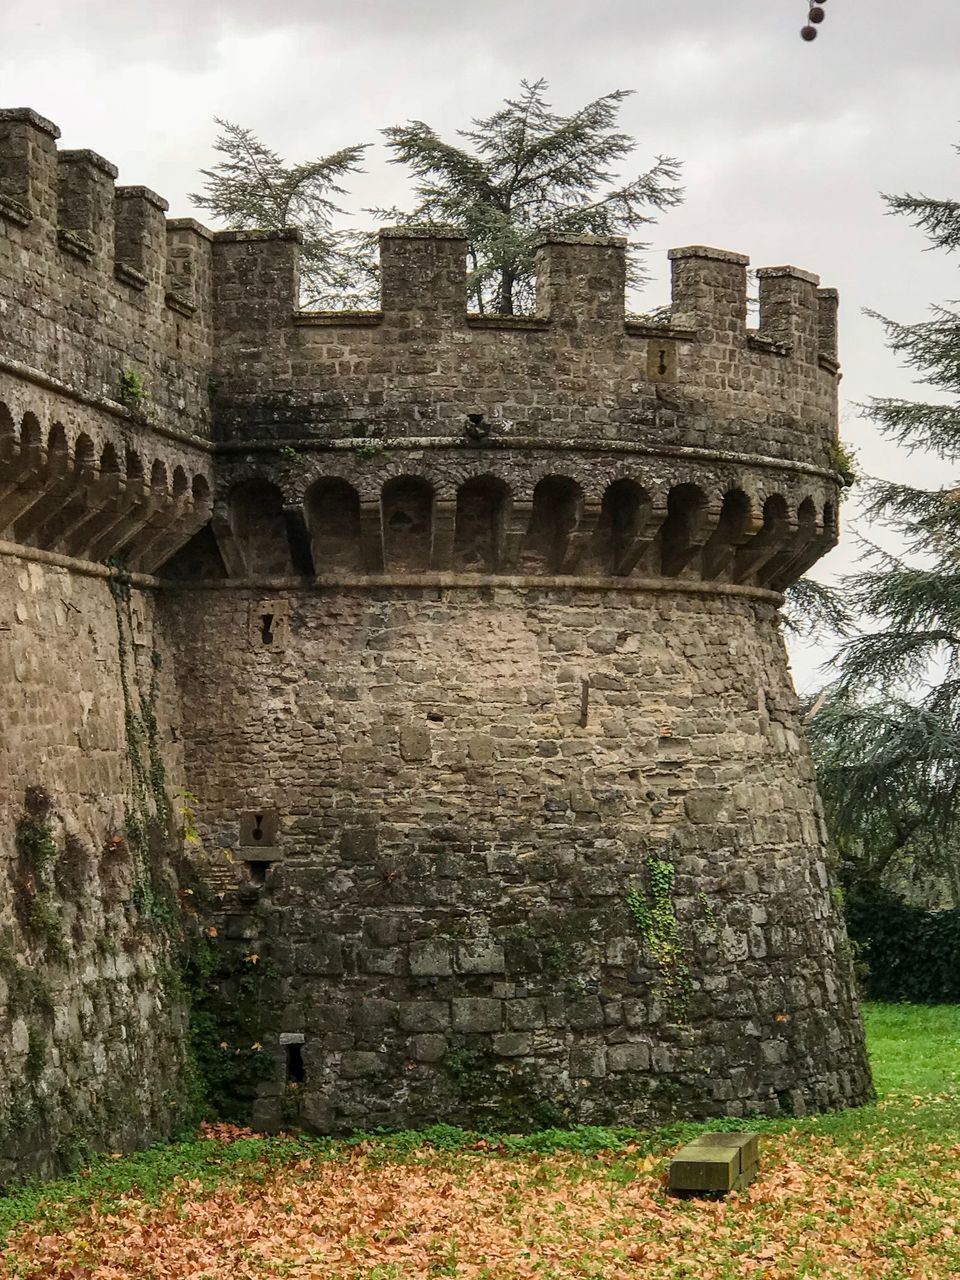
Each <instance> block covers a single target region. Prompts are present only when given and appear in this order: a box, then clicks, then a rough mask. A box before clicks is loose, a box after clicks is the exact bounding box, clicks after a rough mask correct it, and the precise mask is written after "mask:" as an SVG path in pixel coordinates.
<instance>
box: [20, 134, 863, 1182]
mask: <svg viewBox="0 0 960 1280" xmlns="http://www.w3.org/2000/svg"><path fill="white" fill-rule="evenodd" d="M57 137H58V130H57V128H56V127H55V126H54V125H52V124H51V123H50V122H49V121H47V120H45V119H44V118H43V117H41V116H39V115H37V114H36V113H35V112H32V111H29V110H26V109H11V110H3V111H0V543H2V549H3V555H2V556H0V575H3V576H4V578H5V583H6V592H5V594H4V596H3V599H5V600H6V602H7V603H6V606H5V608H6V611H7V615H8V616H6V617H3V616H2V615H0V641H2V646H0V676H2V679H3V687H4V688H5V690H6V691H7V707H8V713H7V717H6V719H7V725H8V732H7V733H6V734H5V735H4V739H3V743H2V744H0V759H2V763H3V766H4V772H3V775H2V777H0V854H2V857H3V858H4V860H5V863H6V867H7V875H8V886H9V887H8V894H7V898H8V901H7V905H6V907H4V908H3V912H2V920H3V924H2V937H0V969H2V974H0V976H2V978H3V981H4V982H5V983H6V1005H5V1006H4V1005H3V1002H2V1000H0V1019H5V1021H3V1023H2V1027H3V1029H4V1031H5V1033H6V1038H7V1051H6V1057H4V1058H3V1059H2V1060H0V1160H5V1161H6V1165H5V1166H3V1167H2V1168H0V1174H3V1175H12V1174H16V1173H17V1172H23V1171H28V1170H30V1169H33V1168H42V1169H44V1170H47V1169H52V1168H54V1167H57V1166H58V1165H62V1164H64V1163H67V1162H68V1160H69V1152H70V1150H72V1149H74V1148H75V1147H76V1146H77V1143H73V1145H71V1141H70V1140H69V1135H70V1134H71V1133H75V1134H82V1137H83V1140H84V1141H89V1142H91V1143H93V1144H94V1145H107V1146H110V1147H116V1146H118V1145H122V1144H123V1143H128V1144H129V1143H133V1142H135V1141H137V1140H141V1139H142V1140H146V1139H147V1138H149V1137H152V1136H156V1135H162V1134H163V1133H164V1132H166V1131H169V1128H170V1124H171V1123H172V1121H171V1118H170V1113H171V1108H170V1106H169V1102H170V1098H171V1092H170V1091H171V1090H175V1089H176V1086H177V1076H178V1072H179V1070H180V1067H179V1064H180V1063H181V1062H182V1059H183V1045H182V1010H181V1009H180V1008H179V1005H178V1000H179V997H178V995H177V993H176V984H175V983H174V982H172V980H171V978H170V973H171V970H172V967H175V960H176V958H175V957H173V956H171V954H170V949H169V944H168V943H167V942H166V941H165V937H166V935H165V934H164V933H163V931H162V930H160V931H157V930H152V931H151V929H150V928H149V927H148V926H149V923H150V921H149V919H148V916H149V912H148V911H147V906H148V905H149V903H147V904H146V905H145V902H144V900H143V885H144V883H145V881H144V873H145V868H144V866H143V865H142V863H143V859H142V857H141V856H140V855H139V854H138V853H137V852H136V841H134V840H132V839H131V838H130V833H129V831H128V830H127V828H128V827H129V826H130V815H131V813H138V812H140V811H141V810H143V809H144V805H145V804H146V807H147V808H148V809H152V812H151V823H152V824H153V826H155V827H156V829H157V831H156V833H155V834H157V833H158V834H157V840H156V841H154V844H155V845H156V849H155V853H156V851H157V850H159V854H158V856H157V857H154V859H153V860H154V862H155V863H158V865H155V866H153V867H152V869H150V875H151V876H153V877H154V879H156V877H157V876H159V878H160V887H162V884H163V882H164V879H165V878H166V880H167V881H170V883H171V884H172V880H171V877H172V876H173V874H174V871H175V867H176V864H177V862H178V860H179V858H180V856H181V854H182V851H181V850H180V849H179V848H178V847H177V840H176V838H175V835H176V826H177V823H176V818H175V815H176V809H177V805H178V802H177V801H176V799H175V796H176V794H177V792H178V791H179V790H180V789H185V792H186V793H187V794H189V795H190V796H192V797H195V799H192V800H190V801H189V807H190V809H191V812H192V813H194V814H195V820H196V823H197V826H198V829H199V832H200V834H201V837H202V841H203V851H202V857H200V858H198V859H197V865H198V867H199V868H200V869H201V870H202V873H203V875H204V876H205V877H206V879H207V881H208V883H209V885H210V886H211V888H212V889H213V891H214V892H215V894H216V903H215V914H216V919H217V921H218V927H219V942H218V946H219V947H220V948H221V952H222V954H223V956H224V958H225V960H226V961H228V962H230V963H233V964H234V965H236V964H237V963H242V961H243V956H244V955H248V954H258V955H259V954H261V953H262V954H263V956H264V957H265V963H266V959H269V961H270V966H271V972H272V973H273V974H274V975H275V977H274V978H273V979H272V980H271V983H270V984H269V991H270V994H269V997H268V998H265V1000H264V1001H263V1002H262V1008H261V1009H260V1011H259V1014H260V1029H261V1030H262V1032H263V1034H262V1036H259V1039H262V1040H263V1043H264V1046H265V1047H264V1050H263V1054H264V1058H263V1065H264V1070H263V1071H262V1072H261V1076H262V1079H261V1080H260V1082H259V1085H258V1086H257V1087H256V1088H250V1090H249V1091H248V1094H247V1097H246V1107H247V1114H248V1115H249V1116H250V1117H251V1118H252V1119H253V1120H254V1121H255V1122H256V1123H258V1124H263V1125H265V1126H268V1127H269V1126H274V1125H277V1124H279V1123H282V1122H283V1123H289V1122H300V1123H303V1124H306V1125H308V1126H311V1127H313V1128H316V1129H321V1130H325V1131H326V1130H331V1129H343V1128H348V1127H351V1126H356V1125H364V1124H390V1125H393V1124H399V1125H413V1124H419V1123H424V1122H427V1121H431V1120H437V1119H445V1120H460V1121H464V1122H467V1121H469V1122H483V1123H503V1124H507V1125H529V1124H534V1123H547V1122H550V1123H553V1122H566V1121H590V1120H595V1121H624V1122H639V1121H642V1120H644V1119H646V1118H648V1117H651V1116H654V1115H659V1114H721V1113H722V1114H736V1115H740V1114H756V1113H769V1114H773V1113H777V1112H782V1111H784V1110H790V1111H794V1112H799V1111H802V1110H809V1109H818V1108H824V1107H831V1106H836V1105H841V1104H843V1103H847V1102H856V1101H859V1100H861V1099H863V1098H864V1097H866V1096H867V1095H868V1093H869V1089H870V1084H869V1075H868V1071H867V1067H866V1060H865V1056H864V1050H863V1041H862V1032H861V1027H860V1021H859V1013H858V1010H857V1003H856V995H855V992H854V989H853V985H852V976H851V965H850V958H849V955H848V952H847V946H846V940H845V933H844V929H843V924H842V920H841V919H840V917H839V915H838V913H837V910H836V908H835V906H834V904H833V900H832V897H831V893H830V883H829V872H828V869H827V858H826V846H825V840H824V833H823V827H822V821H821V819H820V816H819V809H818V801H817V798H816V793H815V788H814V783H813V773H812V768H811V764H810V760H809V756H808V753H807V750H806V746H805V744H804V741H803V735H802V727H801V726H800V724H799V722H798V718H797V708H796V700H795V698H794V696H793V693H792V689H791V686H790V677H789V673H788V670H787V666H786V660H785V656H784V652H783V647H782V642H781V640H780V637H779V634H778V630H777V604H778V602H779V599H780V596H779V594H778V593H779V592H781V591H782V590H783V589H785V588H786V587H787V586H788V585H789V584H790V583H791V582H792V581H794V580H795V579H796V578H797V577H799V576H800V575H802V574H803V573H804V572H805V571H806V570H807V569H808V568H809V567H810V565H812V564H813V563H814V562H815V561H816V560H817V559H818V558H819V556H821V555H822V554H823V553H824V551H825V550H827V549H828V548H829V547H831V546H832V545H834V543H835V541H836V538H837V510H838V499H839V490H838V477H837V475H836V474H835V462H836V457H837V454H836V442H837V438H836V421H837V414H836V389H837V379H838V366H837V297H836V294H835V292H834V291H832V290H830V289H821V288H819V285H818V281H817V279H816V277H814V276H811V275H809V274H808V273H807V272H804V271H800V270H798V269H796V268H793V267H775V268H767V269H763V270H761V271H760V272H759V279H760V315H759V326H758V328H757V329H756V330H752V329H748V327H747V323H746V317H747V305H746V268H747V260H746V259H745V258H744V257H742V256H741V255H738V254H733V253H729V252H726V251H722V250H717V249H709V248H705V247H702V246H693V247H688V248H685V249H678V250H674V251H673V253H672V254H671V258H672V280H673V285H672V291H673V298H672V307H671V309H670V311H669V313H668V314H665V315H659V316H658V317H657V318H656V320H655V321H654V320H651V319H649V318H647V319H645V318H642V317H635V316H630V315H627V314H626V313H625V308H624V280H625V266H624V262H625V259H624V254H625V246H624V244H623V242H622V241H619V240H617V239H602V238H601V239H597V238H589V237H587V238H583V239H570V238H564V237H559V238H556V239H553V240H550V241H549V242H547V243H545V244H544V245H543V246H542V248H541V250H540V257H539V265H538V273H539V274H538V283H537V312H536V314H535V315H533V316H528V317H502V316H482V317H481V316H472V315H469V314H468V313H467V311H466V307H465V299H466V286H465V259H466V253H465V250H466V244H465V241H464V240H463V238H462V237H461V236H460V235H459V233H457V232H456V231H455V230H441V229H437V228H434V229H387V230H385V231H384V232H382V233H381V267H382V302H381V308H380V309H379V310H378V311H375V312H367V313H357V314H351V313H304V312H301V311H300V310H299V309H298V299H297V274H298V256H299V237H298V234H297V233H296V232H294V231H290V232H282V233H263V232H245V233H236V232H231V233H225V232H211V231H209V230H207V229H206V228H204V227H202V226H200V225H199V224H198V223H194V222H192V221H191V220H186V219H174V220H170V219H167V218H166V216H165V213H166V204H165V202H164V201H163V200H162V199H161V198H160V197H159V196H157V195H155V194H154V193H153V192H152V191H150V190H149V189H148V188H145V187H139V186H135V187H118V186H116V176H117V175H116V171H115V169H114V167H113V166H112V165H111V164H110V163H109V162H108V161H106V160H104V159H103V158H102V157H100V156H99V155H97V154H96V153H95V152H92V151H65V150H63V149H59V150H58V147H57ZM18 548H19V549H20V554H18V553H17V551H18ZM124 573H128V574H130V575H132V581H133V582H135V583H136V584H137V585H136V587H135V588H134V589H133V591H132V593H131V592H130V591H129V584H128V583H127V582H126V581H125V579H124V576H123V575H124ZM128 595H129V599H128ZM121 606H122V607H121ZM145 690H147V691H148V692H146V693H145V692H144V691H145ZM131 698H132V701H131ZM144 699H146V701H145V700H144ZM131 707H132V708H133V712H134V715H133V719H132V720H131V714H130V712H131ZM144 717H146V718H145V719H144ZM147 723H149V724H151V725H152V726H153V728H152V729H151V730H150V732H151V733H152V735H153V736H152V739H151V741H152V749H153V751H154V756H155V759H154V757H151V760H152V761H153V764H154V765H156V761H157V760H159V759H161V758H162V760H163V762H164V767H163V769H162V770H159V771H158V769H157V768H154V774H153V775H152V776H153V777H154V781H156V780H157V778H159V777H160V776H161V774H162V781H163V786H164V788H165V789H166V796H165V797H164V796H163V795H160V794H154V792H153V791H151V792H150V794H149V795H148V797H147V800H146V802H145V801H144V798H143V795H138V786H140V788H141V791H142V785H141V782H138V778H139V777H140V775H139V774H138V764H137V762H138V759H141V757H142V755H143V744H142V742H141V741H140V738H139V737H138V733H139V734H140V736H141V737H142V734H143V733H144V732H146V730H145V729H144V728H143V726H144V725H145V724H147ZM138 725H139V726H140V729H139V730H138V728H137V726H138ZM138 753H139V754H138ZM151 785H152V784H151ZM38 795H41V796H43V797H46V800H45V801H44V804H46V808H44V810H43V812H44V814H45V816H44V817H43V823H44V824H45V827H44V829H45V831H46V832H47V834H48V835H49V836H50V839H51V840H52V841H53V843H54V844H55V845H56V846H57V849H58V854H57V858H56V868H58V869H59V870H58V871H57V874H58V875H59V877H60V879H59V880H57V879H56V878H54V880H51V879H50V876H51V875H54V872H53V871H51V870H50V868H49V867H47V868H46V869H44V870H42V873H41V874H40V876H39V879H38V878H37V877H36V876H35V877H34V879H33V880H31V879H30V875H31V871H30V868H29V867H27V866H25V865H24V854H23V843H24V841H23V829H24V828H23V825H22V824H23V821H24V819H25V816H29V814H30V812H31V809H30V806H31V805H32V806H33V808H34V809H36V808H37V805H38V803H39V801H38ZM180 803H182V802H180ZM42 807H43V806H42V805H41V808H42ZM171 815H173V816H171ZM153 826H152V827H151V829H153ZM18 828H19V830H20V835H19V836H18ZM161 837H162V838H161ZM157 841H159V843H157ZM71 851H72V852H71ZM71 858H73V861H74V862H77V861H78V860H79V863H78V865H80V866H82V868H83V876H82V877H80V878H79V879H78V878H77V877H76V876H75V877H74V880H72V881H71V880H70V878H69V876H67V875H66V871H65V868H67V867H68V866H69V865H70V864H71ZM158 858H159V861H158ZM665 877H666V879H665ZM151 883H152V882H151ZM664 883H666V884H667V890H666V894H665V895H664V892H663V885H664ZM657 885H660V886H661V888H660V889H658V888H657ZM38 886H39V887H38ZM71 886H74V887H71ZM77 886H81V887H77ZM138 886H139V887H138ZM155 887H156V886H155ZM38 893H39V894H40V897H41V901H40V906H37V905H36V904H35V903H34V905H33V906H32V907H31V902H32V901H33V898H35V897H36V896H37V894H38ZM658 893H659V894H660V897H659V898H657V894H658ZM31 895H32V897H31ZM51 895H52V897H51ZM54 899H55V901H56V903H58V904H59V906H58V907H57V910H58V911H59V912H60V914H61V915H62V918H63V921H64V923H65V925H66V926H68V927H67V928H66V929H65V931H64V935H63V936H64V938H65V939H66V941H65V943H64V944H63V945H59V944H58V945H56V946H54V945H53V944H52V943H51V938H53V937H54V932H53V927H52V925H50V923H49V921H48V923H47V925H46V926H44V928H43V929H39V932H38V928H39V926H38V920H39V919H40V915H42V914H43V912H42V911H41V907H42V908H43V911H47V908H48V907H50V905H51V903H52V902H53V901H54ZM653 902H658V903H659V906H660V908H662V910H661V911H660V914H659V915H658V917H657V918H658V920H660V922H661V923H660V926H657V927H662V928H665V929H666V930H667V935H669V936H668V937H667V943H669V945H666V944H665V943H664V937H665V936H667V935H662V934H658V933H657V932H656V927H652V926H651V924H650V918H649V905H650V904H651V903H653ZM18 904H19V905H18ZM631 904H632V905H631ZM644 904H647V905H646V907H645V906H644ZM31 911H32V914H31ZM47 915H49V911H47ZM664 921H666V924H665V925H664V924H663V922H664ZM64 947H65V948H66V950H65V949H64ZM671 948H672V949H671ZM665 956H666V957H667V958H666V960H665V958H664V957H665ZM27 973H32V974H34V975H37V978H38V981H40V983H41V984H42V988H43V991H44V992H46V993H47V994H46V995H45V996H44V997H43V999H42V1000H41V1002H40V1005H39V1006H38V1007H37V1008H35V1009H33V1010H32V1011H31V1012H26V1013H25V1012H24V1010H25V1009H26V1007H27V1005H28V1004H29V1001H28V1000H27V999H26V996H25V995H24V994H23V991H21V993H20V994H19V995H18V994H17V992H16V990H15V989H14V988H16V986H17V983H18V982H19V983H20V986H21V988H23V984H24V981H25V979H24V975H25V974H27ZM98 984H100V985H98ZM101 987H102V988H103V990H104V991H106V990H107V988H109V1000H110V1004H109V1008H108V1007H107V1005H106V1004H104V1003H103V1002H104V1001H105V1000H106V999H107V997H106V995H103V996H99V995H96V993H97V992H99V991H100V990H101ZM24 989H25V990H27V991H28V992H29V991H32V992H33V993H34V994H36V993H37V992H36V991H35V990H34V988H33V987H32V986H31V985H30V984H29V983H27V986H26V988H24ZM3 994H4V988H3V987H2V986H0V996H3ZM221 996H222V1010H223V1016H224V1019H225V1021H229V1020H230V1018H232V1017H234V1018H235V1016H236V1014H237V1008H238V1007H239V1006H238V1003H237V992H236V988H235V986H234V985H231V983H230V982H225V984H224V986H223V989H222V992H221ZM98 1000H99V1001H100V1004H98V1003H97V1001H98ZM91 1002H92V1004H91ZM101 1006H102V1007H101ZM4 1007H5V1009H6V1012H5V1013H4V1012H3V1009H4ZM91 1007H92V1008H93V1010H94V1013H93V1014H91V1013H90V1008H91ZM94 1021H96V1027H95V1028H94V1025H93V1024H94ZM149 1062H154V1063H155V1064H156V1066H155V1069H147V1068H146V1067H145V1066H144V1065H143V1064H146V1063H149ZM24 1071H27V1072H28V1074H29V1078H30V1080H31V1093H30V1098H29V1100H28V1101H29V1105H26V1104H23V1105H18V1104H16V1100H15V1099H14V1097H13V1082H14V1081H16V1080H17V1079H18V1078H20V1077H22V1075H23V1073H24ZM131 1080H132V1081H133V1083H131ZM4 1084H6V1086H7V1089H8V1094H9V1096H8V1098H7V1101H6V1102H4V1095H3V1088H4ZM291 1086H294V1087H291ZM78 1142H79V1138H78ZM3 1144H5V1145H3ZM29 1153H36V1154H29Z"/></svg>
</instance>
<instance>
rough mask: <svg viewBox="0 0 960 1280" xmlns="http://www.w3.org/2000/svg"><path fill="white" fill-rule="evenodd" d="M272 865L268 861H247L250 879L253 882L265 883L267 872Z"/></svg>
mask: <svg viewBox="0 0 960 1280" xmlns="http://www.w3.org/2000/svg"><path fill="white" fill-rule="evenodd" d="M272 865H273V864H272V863H270V862H253V861H251V862H248V863H247V866H248V867H249V868H250V879H251V880H252V881H253V883H254V884H266V883H267V872H268V871H269V870H270V868H271V866H272Z"/></svg>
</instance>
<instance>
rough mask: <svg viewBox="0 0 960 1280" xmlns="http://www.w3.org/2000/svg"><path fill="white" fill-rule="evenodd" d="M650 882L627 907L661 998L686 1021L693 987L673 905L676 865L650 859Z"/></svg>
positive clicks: (630, 892) (633, 895)
mask: <svg viewBox="0 0 960 1280" xmlns="http://www.w3.org/2000/svg"><path fill="white" fill-rule="evenodd" d="M646 878H647V889H646V891H645V892H642V891H641V890H639V889H630V890H628V892H627V906H628V907H629V909H630V913H631V915H632V916H633V919H634V922H635V924H636V926H637V929H638V931H639V933H640V936H641V938H642V939H643V946H644V950H645V951H646V954H647V959H648V960H649V962H650V963H651V965H652V966H653V968H654V969H655V970H656V979H655V991H656V994H657V997H658V998H659V999H660V1000H662V1001H663V1003H664V1004H665V1005H666V1006H667V1008H668V1009H669V1010H670V1012H671V1013H672V1014H674V1015H675V1016H676V1017H677V1018H683V1017H684V1016H685V1015H686V1011H687V1005H688V1004H689V1000H690V992H691V988H692V983H691V979H690V970H689V967H688V965H687V957H686V949H685V947H684V945H683V941H682V939H681V937H680V926H679V923H678V921H677V914H676V911H675V909H674V905H673V882H674V870H673V864H672V863H671V862H666V861H664V860H663V859H661V858H649V859H648V860H647V864H646Z"/></svg>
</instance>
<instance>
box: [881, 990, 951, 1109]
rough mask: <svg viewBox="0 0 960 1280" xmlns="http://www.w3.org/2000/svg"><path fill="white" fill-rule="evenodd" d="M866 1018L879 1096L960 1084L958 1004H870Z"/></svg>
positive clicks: (932, 1090)
mask: <svg viewBox="0 0 960 1280" xmlns="http://www.w3.org/2000/svg"><path fill="white" fill-rule="evenodd" d="M864 1021H865V1022H866V1027H867V1044H868V1046H869V1049H870V1062H871V1065H872V1067H873V1079H874V1084H875V1085H876V1088H877V1093H878V1095H879V1096H880V1097H887V1096H890V1095H896V1094H903V1093H909V1094H924V1093H926V1094H937V1093H947V1092H950V1091H952V1090H958V1089H960V1005H953V1004H946V1005H931V1006H921V1005H910V1004H872V1005H867V1006H866V1007H865V1010H864Z"/></svg>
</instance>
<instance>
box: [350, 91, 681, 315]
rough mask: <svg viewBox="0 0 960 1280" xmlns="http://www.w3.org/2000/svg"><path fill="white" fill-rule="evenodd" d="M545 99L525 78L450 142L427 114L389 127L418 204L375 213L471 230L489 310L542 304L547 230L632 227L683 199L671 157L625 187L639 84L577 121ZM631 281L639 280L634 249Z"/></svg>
mask: <svg viewBox="0 0 960 1280" xmlns="http://www.w3.org/2000/svg"><path fill="white" fill-rule="evenodd" d="M546 94H547V82H546V81H545V80H537V81H535V82H533V83H530V82H528V81H526V80H524V81H522V82H521V86H520V93H519V95H518V96H517V97H516V98H508V99H507V100H506V102H505V103H504V104H503V106H502V107H500V108H498V110H496V111H495V112H494V113H493V114H492V115H490V116H487V117H485V118H482V119H475V120H474V121H473V122H472V128H470V129H461V130H458V133H457V136H458V137H459V138H461V139H462V140H463V144H465V145H461V144H457V143H453V142H446V141H444V140H443V139H442V138H441V137H440V135H439V134H438V133H437V132H436V130H435V129H433V128H432V127H431V126H430V125H428V124H425V123H424V122H423V121H422V120H410V121H408V122H407V123H406V124H402V125H396V126H394V127H392V128H389V129H385V130H384V135H385V136H386V139H387V145H388V147H389V148H390V150H391V151H392V153H393V156H392V159H393V161H394V163H397V164H405V165H408V166H409V168H410V170H411V171H412V173H413V176H414V178H415V180H416V186H415V192H416V204H415V206H414V208H413V209H411V210H409V211H406V212H404V211H401V210H398V209H395V208H393V209H379V210H374V211H373V212H375V213H377V215H378V216H379V217H381V218H384V219H388V220H390V221H392V222H398V223H405V224H426V225H430V224H434V225H451V224H453V225H456V226H459V227H463V228H464V230H465V231H466V234H467V237H468V239H469V244H470V249H469V256H470V274H469V291H470V297H471V299H472V301H473V303H474V305H475V306H476V308H477V310H478V311H480V312H484V311H493V312H497V313H500V314H504V315H512V314H513V313H514V312H520V311H530V310H532V308H533V295H534V255H535V252H536V248H537V245H538V244H539V243H540V242H541V241H542V239H543V238H544V236H546V235H548V234H556V233H572V234H577V235H583V234H590V235H603V236H606V235H626V234H630V233H631V232H634V231H636V230H637V229H638V228H639V227H641V226H644V225H646V224H648V223H650V222H652V221H654V217H653V214H652V212H651V211H656V210H662V209H667V208H671V207H672V206H674V205H676V204H679V202H680V200H681V199H682V191H681V189H680V188H679V187H678V186H677V185H676V181H677V178H678V176H679V172H680V164H679V162H678V161H677V160H675V159H673V158H671V157H669V156H657V157H656V159H655V162H654V164H653V166H652V167H651V168H650V169H649V170H647V171H646V172H645V173H641V174H640V175H639V176H638V177H635V178H633V179H631V180H630V181H628V182H626V183H623V184H618V180H617V177H616V175H615V172H614V170H615V167H616V166H617V165H618V164H619V163H620V162H621V161H623V160H624V159H626V157H627V156H629V155H630V153H631V152H632V151H633V150H634V149H635V146H636V143H635V141H634V140H633V138H631V137H630V135H629V134H626V133H623V132H621V131H620V130H619V129H618V128H617V121H618V116H619V113H620V107H621V105H622V103H623V102H624V100H625V99H626V98H627V97H629V96H630V95H629V91H627V90H623V89H618V90H615V91H614V92H613V93H607V94H604V95H603V96H602V97H599V98H596V99H595V100H594V101H593V102H588V103H587V104H586V106H584V107H581V108H580V109H579V110H578V111H575V112H573V114H572V115H569V116H563V115H559V114H557V113H556V112H554V111H553V110H552V109H551V107H550V104H549V103H548V102H547V99H546ZM642 247H643V246H641V245H638V244H634V245H633V248H634V249H635V250H637V249H640V248H642ZM631 279H632V281H633V282H634V283H636V282H637V281H639V280H640V279H641V272H640V270H639V267H638V265H637V260H636V256H635V255H634V256H632V258H631Z"/></svg>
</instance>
